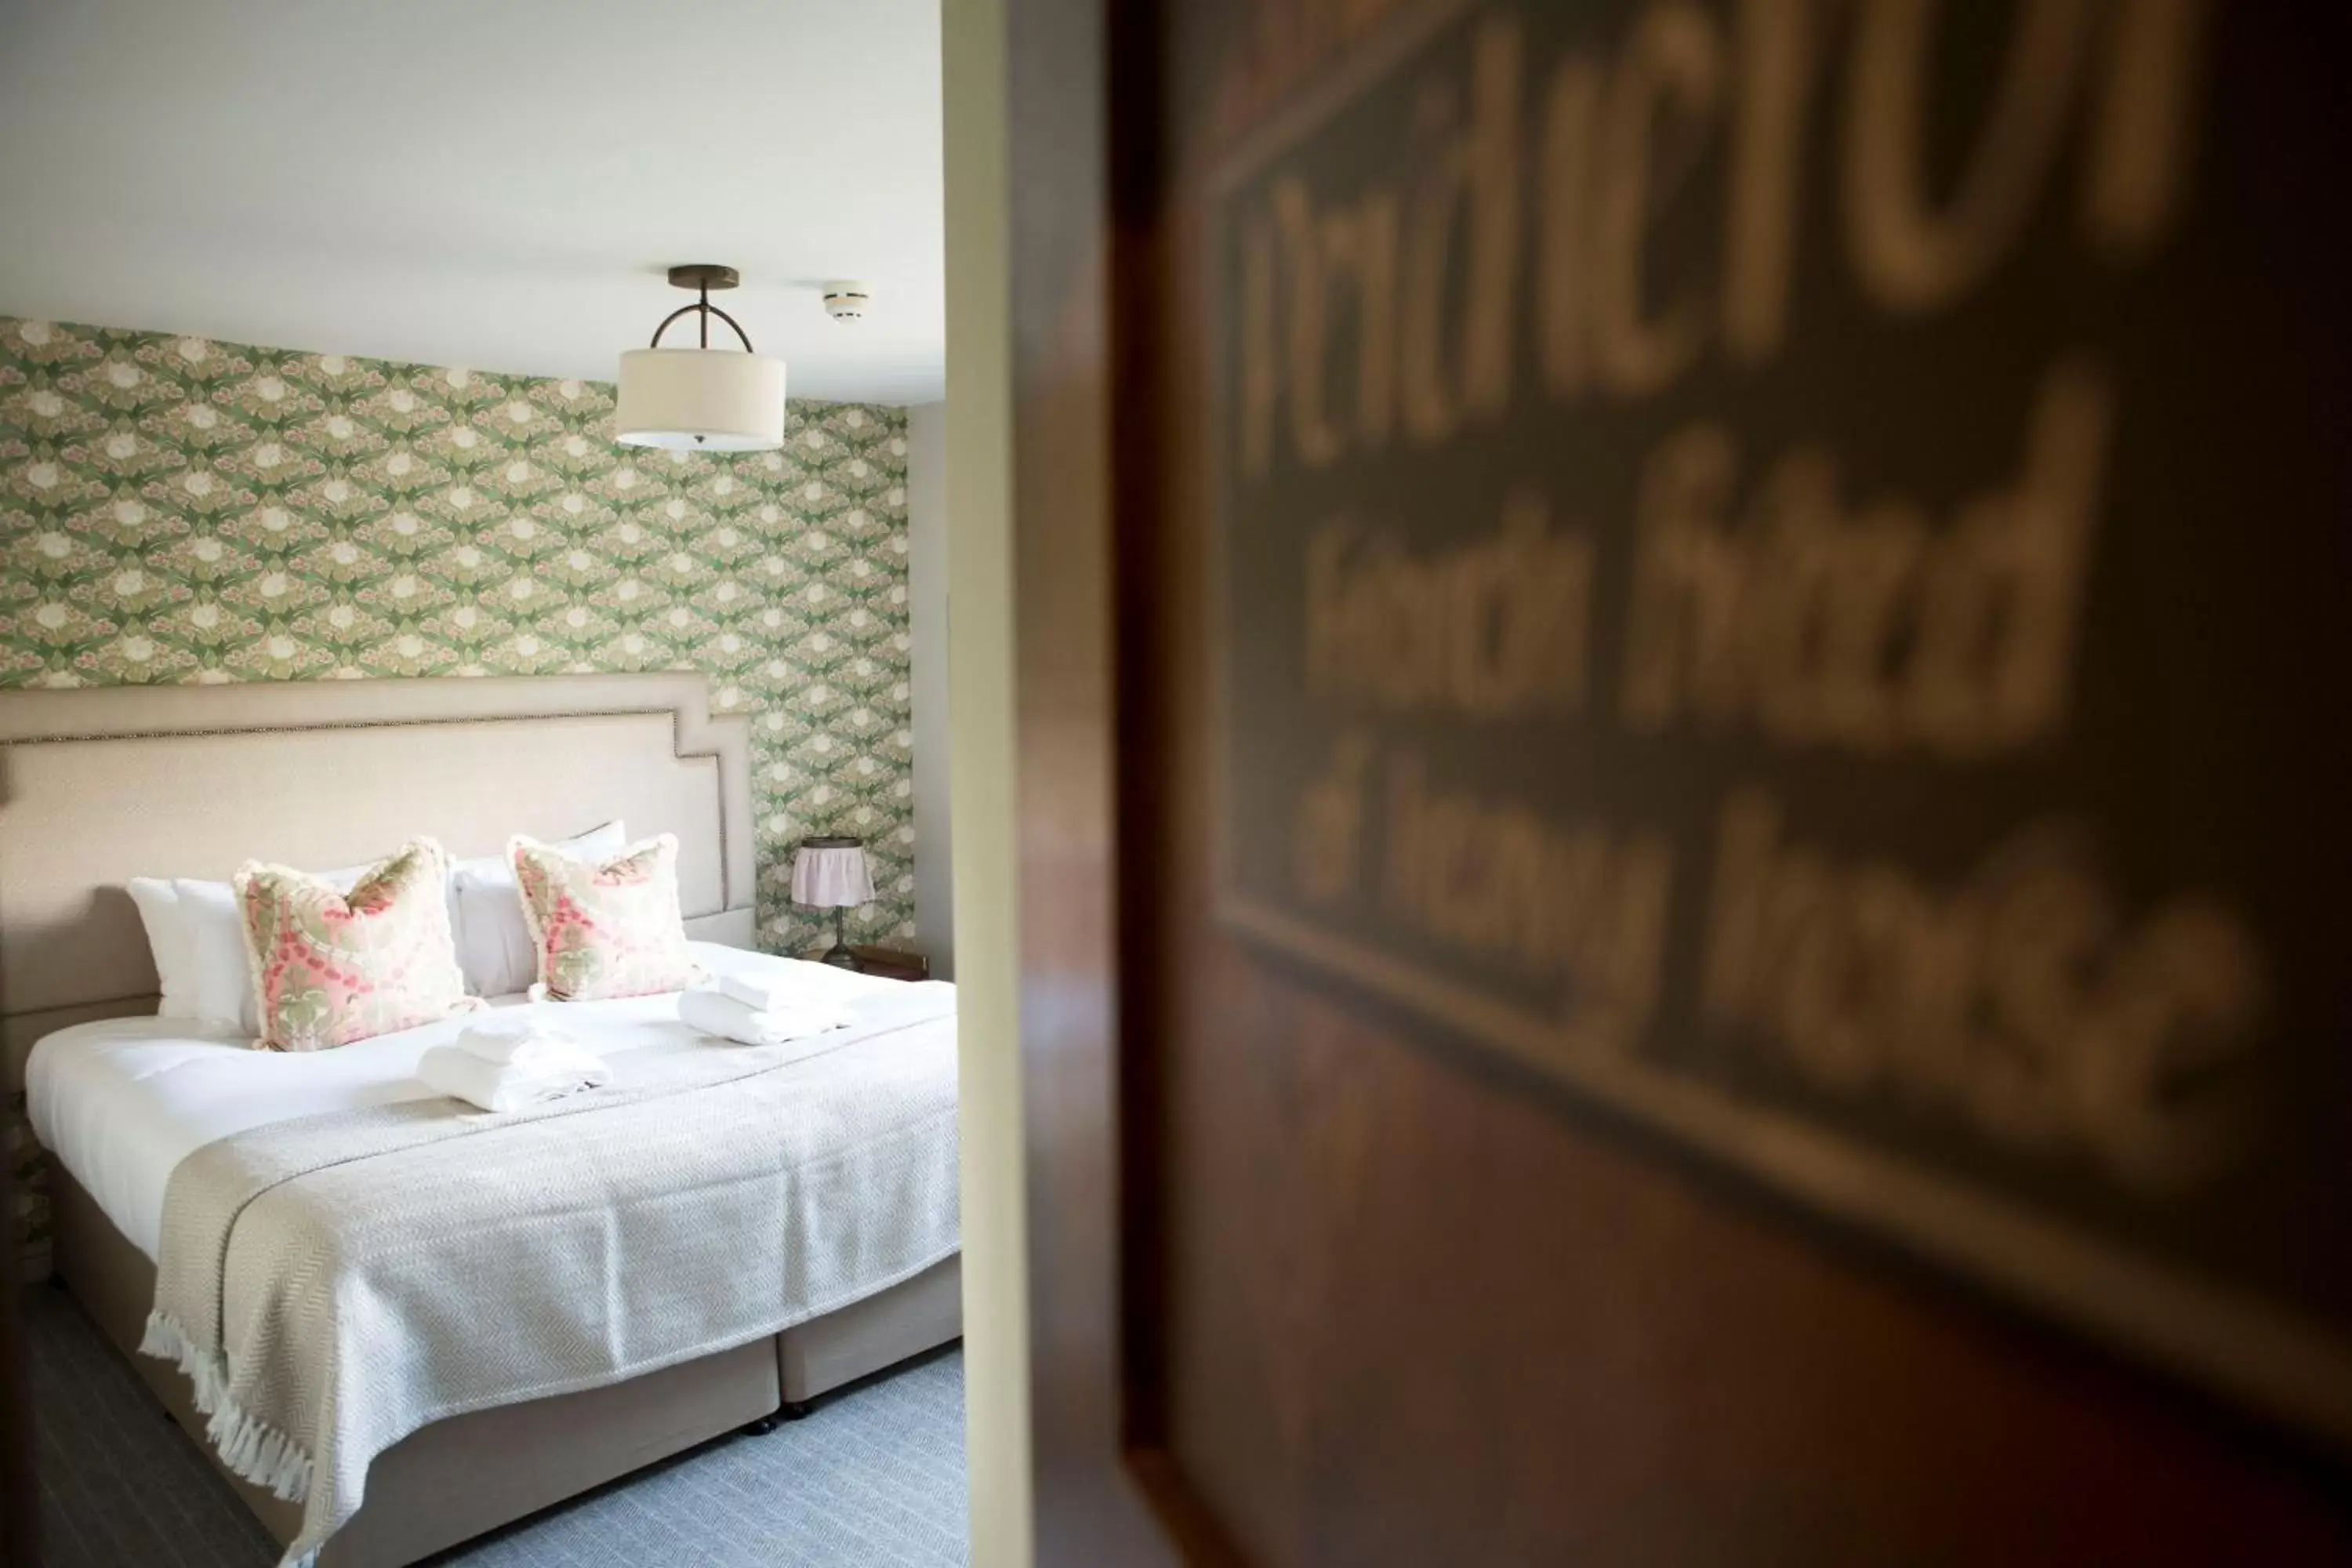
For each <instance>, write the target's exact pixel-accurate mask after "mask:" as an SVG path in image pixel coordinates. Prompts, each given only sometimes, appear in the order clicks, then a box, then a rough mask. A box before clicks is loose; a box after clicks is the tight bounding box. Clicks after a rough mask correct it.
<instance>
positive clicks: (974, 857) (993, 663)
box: [940, 0, 1035, 1568]
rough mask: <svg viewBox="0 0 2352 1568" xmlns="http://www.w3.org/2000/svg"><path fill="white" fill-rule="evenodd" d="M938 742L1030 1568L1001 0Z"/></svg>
mask: <svg viewBox="0 0 2352 1568" xmlns="http://www.w3.org/2000/svg"><path fill="white" fill-rule="evenodd" d="M940 15H941V17H942V20H943V23H944V28H943V33H942V37H941V55H942V60H941V66H942V69H941V73H940V74H941V76H942V78H943V81H944V87H945V96H946V139H947V167H946V177H947V252H948V257H947V259H948V283H947V312H948V406H947V419H946V425H947V465H946V476H947V484H948V495H949V497H950V509H951V510H952V511H953V513H954V516H953V518H952V520H951V522H950V527H949V528H948V572H949V575H950V577H952V578H953V579H954V582H955V616H954V619H953V623H952V625H951V626H950V627H949V658H948V664H949V668H948V700H949V701H950V704H951V705H952V706H953V709H954V711H955V722H954V723H953V724H952V725H951V726H950V732H949V746H948V749H949V752H950V757H951V766H952V768H953V770H954V771H953V773H952V777H951V783H950V793H951V800H950V805H951V806H952V808H953V810H954V812H955V857H954V864H955V895H954V896H955V931H956V936H957V942H956V949H957V952H956V959H957V963H956V1028H957V1039H958V1042H959V1056H960V1061H961V1089H962V1129H963V1246H964V1252H963V1343H964V1432H965V1440H966V1444H967V1452H968V1455H969V1473H970V1476H971V1561H972V1564H973V1568H1028V1565H1029V1563H1031V1562H1032V1560H1033V1559H1034V1556H1035V1545H1034V1541H1035V1536H1034V1528H1033V1521H1032V1518H1031V1509H1032V1507H1033V1506H1034V1504H1033V1495H1034V1494H1033V1491H1032V1488H1031V1483H1030V1477H1031V1458H1030V1426H1029V1275H1028V1268H1029V1263H1028V1245H1029V1243H1028V1226H1027V1224H1026V1220H1025V1215H1024V1207H1023V1205H1024V1182H1025V1181H1026V1170H1025V1166H1024V1157H1023V1147H1022V1128H1021V1026H1020V1003H1019V984H1018V982H1019V970H1020V950H1019V948H1018V946H1017V943H1016V938H1015V934H1014V927H1015V923H1016V921H1015V917H1016V915H1017V914H1018V906H1017V904H1016V901H1015V898H1014V893H1013V868H1014V865H1015V856H1014V849H1013V613H1014V606H1013V327H1012V315H1013V297H1012V285H1011V277H1012V274H1011V255H1010V252H1009V250H1008V215H1007V207H1008V205H1009V199H1010V195H1011V187H1010V185H1009V184H1008V181H1007V170H1006V132H1007V107H1008V106H1007V101H1006V82H1005V43H1006V26H1005V0H942V5H941V13H940Z"/></svg>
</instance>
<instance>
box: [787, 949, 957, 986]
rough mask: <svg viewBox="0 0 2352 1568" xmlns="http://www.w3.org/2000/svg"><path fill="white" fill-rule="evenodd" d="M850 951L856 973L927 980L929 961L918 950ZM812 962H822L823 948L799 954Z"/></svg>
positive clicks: (888, 977) (888, 978) (929, 971)
mask: <svg viewBox="0 0 2352 1568" xmlns="http://www.w3.org/2000/svg"><path fill="white" fill-rule="evenodd" d="M849 951H850V953H851V955H852V956H854V957H855V958H856V960H857V973H860V974H871V975H875V976H877V978H879V979H883V980H928V979H929V978H930V973H931V961H930V960H929V959H928V958H925V957H924V956H923V955H922V954H921V953H919V952H904V951H902V950H900V949H898V948H895V947H855V946H853V947H852V948H851V949H850V950H849ZM801 956H802V957H803V958H805V959H807V960H808V961H809V962H810V963H822V962H824V949H823V948H821V947H820V948H818V949H817V950H815V951H814V952H804V953H803V954H801Z"/></svg>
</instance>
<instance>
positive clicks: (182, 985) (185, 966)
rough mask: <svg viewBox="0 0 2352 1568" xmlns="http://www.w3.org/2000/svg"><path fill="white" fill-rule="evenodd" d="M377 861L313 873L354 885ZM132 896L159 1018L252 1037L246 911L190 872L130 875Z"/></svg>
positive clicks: (227, 890) (254, 1003)
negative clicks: (157, 992)
mask: <svg viewBox="0 0 2352 1568" xmlns="http://www.w3.org/2000/svg"><path fill="white" fill-rule="evenodd" d="M377 864H378V863H377V862H374V861H371V862H369V863H368V864H367V865H364V866H346V867H344V868H341V869H340V870H335V871H321V872H319V873H318V875H319V876H320V878H322V879H325V880H326V881H329V882H331V883H333V884H334V887H335V890H336V891H337V892H339V893H348V892H350V891H351V890H352V889H353V888H356V887H358V886H359V883H360V879H361V878H362V877H364V876H366V875H367V874H368V873H369V872H370V871H373V870H374V869H375V868H376V865H377ZM130 888H131V902H132V903H134V904H136V905H137V906H138V907H139V919H140V922H141V923H142V925H144V926H145V927H146V928H147V946H148V950H149V951H150V952H152V953H153V954H154V956H155V973H156V976H157V977H158V978H159V979H161V980H162V981H163V1001H162V1003H161V1004H160V1005H158V1006H157V1007H156V1009H155V1016H157V1017H159V1018H189V1019H193V1020H194V1021H195V1022H197V1023H199V1024H202V1025H204V1026H206V1027H208V1028H219V1029H228V1030H234V1031H236V1032H237V1033H240V1034H242V1035H244V1036H245V1037H246V1038H247V1039H252V1038H254V1037H257V1036H258V1035H259V1034H260V1032H261V1005H260V1003H259V1002H258V1000H257V999H256V997H255V996H254V994H253V961H252V959H250V958H248V957H247V955H246V950H245V916H244V914H243V912H242V911H241V910H238V909H237V907H236V890H235V889H232V888H231V887H230V886H229V885H228V884H227V883H226V882H208V881H204V880H202V879H197V878H194V877H172V878H168V879H167V878H162V877H133V878H132V879H131V883H130Z"/></svg>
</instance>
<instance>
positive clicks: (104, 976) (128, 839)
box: [0, 673, 754, 1091]
mask: <svg viewBox="0 0 2352 1568" xmlns="http://www.w3.org/2000/svg"><path fill="white" fill-rule="evenodd" d="M615 817H618V818H620V819H622V820H623V821H624V822H625V823H626V824H627V826H628V830H629V833H630V836H631V837H638V838H642V837H651V836H652V835H654V834H656V833H675V834H677V837H678V842H679V851H680V853H679V858H678V877H679V885H678V890H679V896H680V899H681V900H682V901H683V903H684V905H685V910H686V915H687V929H688V932H689V933H690V934H692V935H694V936H696V937H698V938H701V939H703V940H705V941H713V942H731V943H734V944H736V945H738V946H744V947H748V946H750V945H751V941H752V933H753V927H754V920H753V915H752V879H753V875H754V870H753V858H752V830H751V761H750V734H749V731H748V728H747V726H746V724H745V722H744V721H743V720H742V719H740V717H719V718H713V717H712V716H711V714H710V712H709V706H708V693H707V689H706V686H705V683H704V680H703V678H702V677H701V676H699V675H693V674H684V673H680V674H660V675H586V676H550V677H534V678H527V679H478V680H469V679H436V680H330V681H304V682H270V683H252V684H240V685H227V686H168V687H166V686H148V687H116V688H108V689H85V690H74V691H5V692H0V1056H5V1086H6V1088H7V1089H9V1090H11V1091H13V1090H14V1089H16V1086H17V1083H18V1080H19V1076H20V1073H21V1070H22V1067H23V1061H24V1056H25V1053H26V1051H27V1050H29V1049H30V1048H31V1047H32V1044H33V1042H34V1041H35V1040H37V1039H38V1038H40V1037H41V1036H43V1035H44V1034H47V1032H49V1031H50V1030H52V1029H56V1028H61V1027H63V1026H65V1025H67V1024H69V1023H77V1022H79V1021H81V1020H82V1019H85V1018H101V1017H113V1016H121V1015H124V1014H131V1013H142V1012H152V1010H153V1009H154V1005H155V989H156V979H155V967H154V963H153V961H152V959H151V958H150V956H149V954H148V951H147V939H146V934H145V932H144V931H142V929H141V926H140V923H139V916H138V911H137V910H135V909H134V908H133V907H132V905H131V898H130V895H129V894H128V893H127V892H125V891H124V884H125V883H126V882H127V881H128V880H129V879H131V878H132V877H140V876H151V877H152V876H162V877H205V878H221V879H225V878H226V877H228V876H229V875H230V874H231V873H233V872H234V871H235V870H236V868H237V866H238V865H239V863H241V862H243V861H245V860H247V859H248V858H260V859H267V860H275V861H278V862H281V863H283V864H288V865H294V866H306V867H315V868H321V869H323V868H331V867H336V866H346V865H352V864H355V863H360V862H364V861H366V860H369V859H371V858H374V857H376V856H380V855H382V854H383V853H384V852H386V851H387V850H389V849H391V848H393V847H395V846H397V845H398V844H400V843H401V842H402V841H403V840H404V839H407V838H410V837H415V836H416V835H418V834H430V835H431V836H432V837H436V838H437V839H439V840H440V841H441V843H442V845H443V846H444V847H446V848H447V849H448V851H449V853H450V854H451V855H453V856H460V857H462V856H467V855H488V854H496V853H498V852H499V851H500V850H502V849H503V848H504V847H505V846H506V842H507V838H508V837H509V835H511V834H515V833H528V834H530V835H532V836H534V837H546V838H560V837H567V836H569V835H571V834H574V833H578V832H580V831H582V830H583V829H585V828H589V827H593V826H597V825H598V824H600V823H604V822H609V821H611V820H613V819H614V818H615Z"/></svg>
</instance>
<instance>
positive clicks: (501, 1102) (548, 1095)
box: [416, 1046, 613, 1110]
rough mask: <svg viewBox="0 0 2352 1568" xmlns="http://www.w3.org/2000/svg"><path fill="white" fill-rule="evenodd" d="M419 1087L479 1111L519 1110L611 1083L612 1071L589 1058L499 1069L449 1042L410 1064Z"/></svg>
mask: <svg viewBox="0 0 2352 1568" xmlns="http://www.w3.org/2000/svg"><path fill="white" fill-rule="evenodd" d="M416 1076H417V1077H418V1078H419V1079H422V1080H424V1083H425V1088H427V1089H433V1090H436V1092H438V1093H441V1094H446V1095H447V1096H449V1098H451V1099H452V1100H465V1101H467V1103H469V1104H473V1105H478V1106H480V1107H481V1108H482V1109H483V1110H521V1109H522V1108H523V1107H525V1106H527V1105H538V1104H541V1103H542V1102H543V1101H546V1100H561V1099H562V1098H563V1097H564V1096H565V1095H567V1094H578V1093H580V1092H581V1091H582V1090H583V1089H602V1088H604V1086H605V1085H606V1084H608V1083H610V1082H612V1081H613V1069H612V1068H608V1067H606V1066H605V1065H604V1063H603V1062H602V1061H600V1060H598V1059H597V1058H594V1057H591V1056H584V1055H583V1056H578V1057H573V1058H567V1059H565V1060H564V1061H562V1062H559V1063H557V1064H556V1065H554V1066H552V1067H520V1066H514V1067H501V1066H499V1064H498V1063H496V1062H492V1061H485V1060H483V1059H482V1058H480V1057H478V1056H476V1055H474V1054H473V1053H472V1052H471V1051H464V1050H459V1049H458V1048H457V1047H455V1046H435V1047H433V1048H432V1049H430V1050H428V1051H426V1052H425V1055H424V1057H423V1058H421V1059H420V1060H419V1061H418V1062H417V1064H416Z"/></svg>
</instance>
